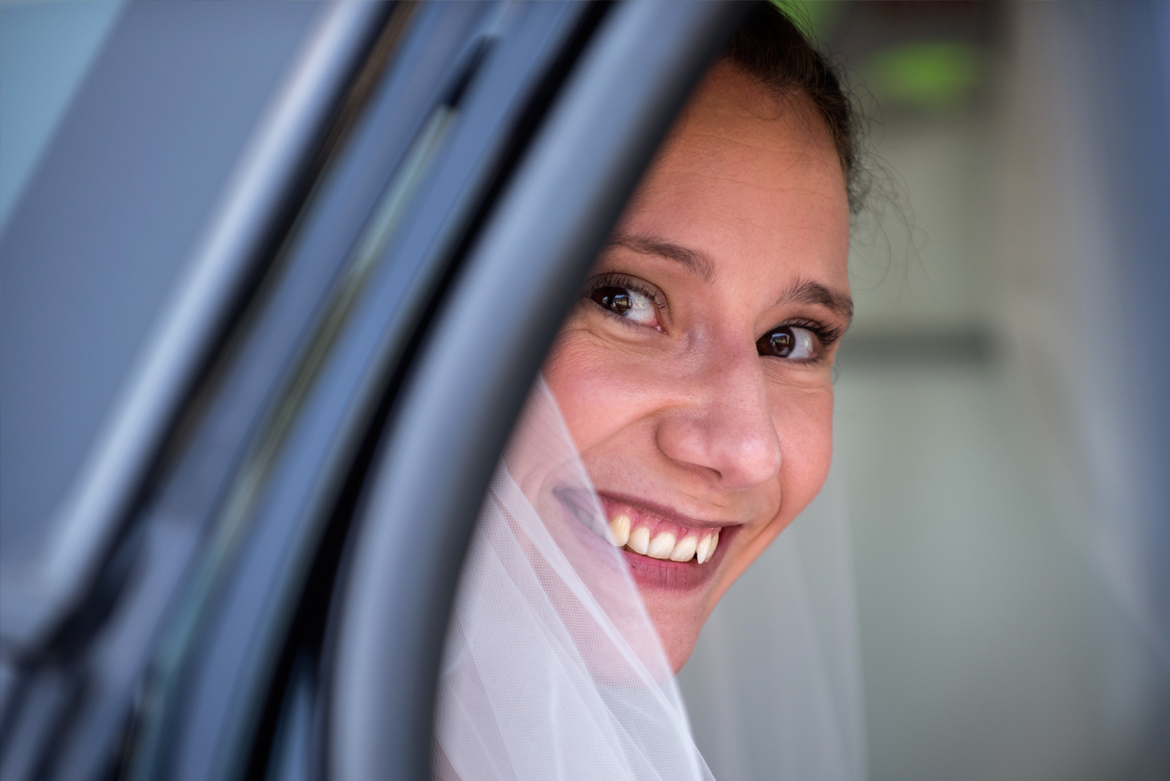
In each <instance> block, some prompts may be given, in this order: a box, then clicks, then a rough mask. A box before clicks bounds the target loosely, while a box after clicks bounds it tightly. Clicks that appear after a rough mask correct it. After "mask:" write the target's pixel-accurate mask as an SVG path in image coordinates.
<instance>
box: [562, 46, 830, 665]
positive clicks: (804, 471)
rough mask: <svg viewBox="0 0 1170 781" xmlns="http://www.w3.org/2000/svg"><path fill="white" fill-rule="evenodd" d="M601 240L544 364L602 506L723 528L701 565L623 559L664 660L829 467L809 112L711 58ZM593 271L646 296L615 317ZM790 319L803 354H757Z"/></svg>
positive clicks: (821, 204) (826, 310)
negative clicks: (641, 305)
mask: <svg viewBox="0 0 1170 781" xmlns="http://www.w3.org/2000/svg"><path fill="white" fill-rule="evenodd" d="M614 236H615V238H614V241H613V243H611V245H610V246H609V247H608V248H607V250H606V251H605V252H604V253H603V254H602V256H601V257H600V258H599V259H598V262H597V265H596V268H595V270H594V275H593V277H591V282H590V283H589V286H588V287H587V289H586V294H585V295H584V296H583V297H582V299H581V301H580V302H579V304H578V306H577V307H576V308H575V310H574V311H573V313H572V314H571V315H570V317H569V319H568V321H567V323H566V325H565V326H564V328H563V330H562V332H561V334H560V335H559V337H558V339H557V342H556V344H555V346H554V349H553V351H552V353H551V354H550V356H549V358H548V360H547V363H546V365H545V367H544V376H545V379H546V381H547V382H548V385H549V387H550V389H551V390H552V393H553V395H554V396H555V398H556V399H557V402H558V404H559V405H560V407H561V411H562V413H563V414H564V416H565V420H566V423H567V425H568V428H569V431H570V433H571V435H572V437H573V439H574V442H575V444H576V445H577V447H578V449H579V451H580V453H581V456H582V459H583V461H584V464H585V467H586V469H587V470H588V472H589V474H590V476H591V478H592V479H593V481H594V484H595V486H596V487H597V490H598V493H599V494H600V495H601V496H602V499H603V502H604V503H605V504H606V507H607V510H608V511H609V513H610V515H611V517H612V515H613V514H614V513H615V512H619V511H621V510H622V509H623V508H627V507H633V508H635V509H636V510H637V512H638V513H640V515H639V516H638V517H639V518H641V519H643V520H645V519H649V521H650V522H655V521H656V520H657V521H661V522H662V524H663V525H664V527H665V526H670V525H673V526H674V527H678V528H681V529H682V530H683V533H686V530H688V529H694V530H695V531H696V532H697V533H699V534H702V533H704V532H706V533H709V532H710V531H711V530H712V529H714V528H721V529H722V531H721V541H720V544H719V548H718V552H717V554H716V557H715V558H714V559H713V560H711V561H709V562H707V563H705V564H698V563H697V562H696V561H690V562H688V563H685V564H682V563H675V562H669V563H665V564H664V563H661V562H658V561H657V560H651V559H647V557H645V556H640V555H638V554H636V553H632V552H627V553H625V554H624V555H625V556H626V557H627V562H628V563H629V564H630V568H631V571H632V572H633V573H634V578H635V582H636V583H637V585H638V587H639V590H640V591H641V593H642V596H643V599H644V601H645V604H646V608H647V611H648V613H649V615H650V618H651V621H652V622H653V623H654V626H655V628H656V629H657V631H658V634H659V636H660V638H661V639H662V642H663V646H664V648H665V650H666V653H667V656H668V657H669V660H670V663H671V664H672V666H673V668H674V669H675V670H678V669H681V668H682V666H683V664H685V662H686V660H687V658H688V657H689V656H690V654H691V651H692V649H693V648H694V644H695V641H696V640H697V638H698V635H699V631H700V629H701V628H702V626H703V623H704V622H705V621H706V620H707V617H708V616H709V615H710V614H711V611H712V610H713V609H714V607H715V605H716V603H717V602H718V601H719V599H720V598H721V597H722V596H723V594H724V593H726V591H727V589H728V588H729V587H730V586H731V584H732V583H733V582H734V581H735V580H736V578H738V577H739V576H740V575H741V574H743V572H744V571H745V570H746V569H747V567H748V566H749V565H750V564H751V563H752V562H753V561H754V560H755V559H756V558H757V557H758V556H759V555H760V554H761V553H762V552H763V551H764V549H765V548H767V546H768V545H769V544H770V543H771V542H772V541H773V540H774V539H775V538H776V537H777V535H779V534H780V532H781V531H782V530H783V529H784V528H785V527H786V526H787V525H788V524H789V523H791V522H792V520H793V519H794V518H795V517H796V516H797V514H798V513H800V511H801V510H803V509H804V508H805V507H806V506H807V505H808V503H809V502H810V501H812V499H813V497H815V496H816V494H817V492H818V491H819V490H820V488H821V485H822V484H823V483H824V480H825V477H826V475H827V473H828V469H829V462H830V459H831V456H832V414H833V385H832V377H831V368H832V362H833V358H834V354H835V352H836V341H835V339H836V337H837V336H839V335H840V334H841V333H842V332H844V330H845V329H846V328H847V327H848V325H849V318H850V316H851V311H852V308H851V303H850V299H849V281H848V276H847V270H846V261H847V256H848V243H849V207H848V199H847V195H846V183H845V176H844V174H843V172H842V168H841V164H840V161H839V158H838V156H837V153H836V150H835V148H834V146H833V143H832V140H831V137H830V135H829V133H828V131H827V129H826V128H825V126H824V124H823V122H822V120H821V119H820V117H819V115H818V114H817V112H816V109H815V107H814V106H813V105H812V103H811V102H810V101H809V100H808V99H807V98H806V97H804V96H802V95H790V96H787V97H780V96H777V95H775V94H773V93H772V92H771V91H769V90H768V89H767V88H765V87H764V86H762V85H760V84H759V83H757V82H756V81H755V80H753V79H752V78H751V77H750V76H748V75H747V74H745V73H744V72H742V71H740V70H739V69H738V68H736V67H735V66H733V65H731V64H728V63H721V64H719V65H717V66H715V67H714V68H713V69H712V71H711V72H710V73H709V74H708V76H707V77H706V78H705V80H704V82H703V83H702V84H701V85H700V87H699V89H698V91H697V92H696V94H695V95H694V96H693V97H692V98H691V101H690V103H689V104H688V107H687V110H686V111H685V112H684V113H683V115H682V116H681V118H680V119H679V121H678V122H677V123H676V126H675V128H674V129H673V130H672V133H671V135H670V137H669V138H668V140H667V142H666V144H665V145H664V147H663V148H662V149H661V150H660V152H659V155H658V157H657V159H656V162H655V164H654V165H653V166H652V168H651V169H650V171H649V173H648V174H647V175H646V177H645V178H644V179H643V182H642V184H641V185H640V187H639V190H638V192H637V193H636V195H635V197H634V199H633V200H632V202H631V204H630V205H629V207H628V208H627V210H626V212H625V213H624V215H623V217H622V219H621V221H620V223H619V226H618V228H617V230H616V231H615V234H614ZM688 253H690V254H689V255H688ZM607 274H608V275H614V274H617V275H621V276H620V277H619V278H618V279H617V281H616V282H615V280H614V278H613V277H612V276H610V277H606V276H605V275H607ZM602 283H605V284H606V285H607V286H608V287H609V288H610V289H612V288H613V287H614V286H615V285H616V286H618V287H621V286H622V285H627V287H628V286H630V285H633V284H636V285H637V286H639V287H641V288H642V293H639V295H644V294H645V292H647V291H649V292H652V293H653V294H654V295H653V296H652V297H644V298H642V299H639V300H641V301H651V300H652V299H653V300H654V301H656V302H657V304H658V305H656V304H654V303H652V305H651V306H650V308H649V310H646V309H643V310H640V311H639V312H638V313H635V314H636V316H637V318H640V319H639V320H635V319H631V318H630V316H629V315H630V313H629V312H626V313H625V315H624V316H623V315H622V314H618V313H615V312H614V311H613V308H612V307H611V308H606V306H604V305H603V304H601V303H599V302H597V301H596V300H594V298H593V297H591V294H592V292H593V288H594V287H595V286H597V285H599V284H602ZM635 292H638V291H635ZM659 305H660V306H659ZM649 321H652V322H649ZM794 321H795V322H797V324H798V326H800V327H804V326H806V325H809V324H816V326H817V327H818V328H820V329H821V331H822V335H823V337H824V338H814V342H813V345H814V347H815V349H814V352H815V355H814V356H813V357H812V358H808V359H801V360H795V359H793V358H784V357H776V356H775V355H771V354H764V355H761V353H760V350H759V348H758V347H757V340H758V339H760V337H761V336H763V335H765V334H767V333H769V332H770V331H772V330H773V329H775V328H776V327H777V326H780V325H783V324H787V323H792V322H794ZM807 332H808V333H811V331H807Z"/></svg>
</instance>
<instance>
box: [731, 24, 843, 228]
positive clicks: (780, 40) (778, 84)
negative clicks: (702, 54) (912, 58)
mask: <svg viewBox="0 0 1170 781" xmlns="http://www.w3.org/2000/svg"><path fill="white" fill-rule="evenodd" d="M722 59H724V60H729V61H731V62H732V63H734V64H735V65H737V66H739V67H740V68H742V69H743V70H744V71H746V72H747V73H748V74H749V75H751V76H752V77H754V78H755V79H757V80H758V81H759V82H760V83H761V84H763V85H765V86H767V87H769V88H771V89H773V90H775V91H777V92H779V93H781V94H793V93H803V94H804V95H807V96H808V98H809V99H810V100H812V102H813V105H815V106H816V108H817V111H818V112H819V113H820V115H821V118H822V119H823V120H824V122H825V125H826V126H827V127H828V129H829V134H830V135H831V136H832V138H833V144H834V145H835V146H836V148H837V156H838V157H839V158H840V159H841V168H842V170H843V171H844V172H845V186H846V190H847V191H848V194H849V210H850V211H851V212H852V213H854V214H856V213H857V212H858V211H860V210H861V206H862V202H863V201H864V199H865V192H864V190H865V187H864V186H863V184H862V182H861V179H862V177H861V170H860V169H861V165H860V161H859V159H858V157H859V155H858V146H859V144H858V139H857V136H858V132H859V131H858V126H859V122H858V112H857V110H856V108H855V107H854V105H853V103H852V102H851V101H850V100H849V98H848V96H846V94H845V92H844V90H843V89H842V88H841V79H840V77H839V76H838V74H837V72H836V70H835V69H834V67H833V66H832V65H830V64H829V61H828V60H827V59H826V58H825V57H824V55H822V54H821V53H820V52H818V51H817V50H816V49H815V48H813V46H812V44H811V43H809V41H808V39H807V38H805V36H804V34H803V33H801V31H800V28H798V27H797V26H796V24H795V23H793V21H792V20H791V19H790V18H789V17H788V16H787V15H786V14H785V13H784V12H783V11H781V10H780V9H779V8H778V7H777V6H776V5H775V4H773V3H771V2H758V3H756V4H755V6H754V7H753V8H752V10H751V11H750V12H749V13H748V15H747V18H745V19H744V21H743V23H742V24H740V26H739V29H737V30H736V31H735V34H734V35H733V36H732V38H731V41H730V42H729V43H728V44H727V48H726V49H724V51H723V56H722Z"/></svg>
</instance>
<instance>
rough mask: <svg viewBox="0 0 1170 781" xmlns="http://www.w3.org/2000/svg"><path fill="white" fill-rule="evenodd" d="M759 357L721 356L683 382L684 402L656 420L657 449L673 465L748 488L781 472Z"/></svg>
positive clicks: (729, 487) (723, 485) (728, 486)
mask: <svg viewBox="0 0 1170 781" xmlns="http://www.w3.org/2000/svg"><path fill="white" fill-rule="evenodd" d="M759 360H760V359H759V356H758V355H756V354H755V352H754V351H753V352H752V354H751V355H750V356H749V355H743V356H738V357H728V356H723V357H722V358H721V359H720V360H718V361H716V362H713V363H712V364H711V365H710V366H709V368H708V369H706V370H704V371H703V372H702V373H701V374H700V375H698V376H691V377H689V378H688V379H687V380H685V381H684V385H686V386H687V387H684V388H681V390H682V394H681V395H682V396H683V398H684V399H685V401H684V403H682V404H679V405H678V406H675V407H672V408H671V409H670V410H669V411H668V412H666V413H665V414H664V415H663V416H662V417H660V418H659V420H658V425H657V430H656V437H657V441H658V447H659V449H660V450H661V451H662V452H663V453H664V454H665V455H666V456H667V457H668V458H669V459H671V460H672V461H674V462H675V463H677V464H679V465H681V466H684V467H686V468H688V469H690V470H692V471H699V472H701V473H703V474H705V475H707V476H709V477H710V478H711V479H714V480H716V481H717V483H718V485H719V487H720V488H722V489H724V490H742V489H745V488H751V487H753V486H756V485H760V484H761V483H765V482H767V481H768V480H771V479H772V478H774V477H775V476H776V475H777V474H778V473H779V471H780V437H779V436H778V434H777V432H776V425H775V422H774V420H773V418H772V406H771V403H770V401H769V399H768V389H767V384H766V381H765V379H764V376H763V372H762V371H761V367H760V365H759Z"/></svg>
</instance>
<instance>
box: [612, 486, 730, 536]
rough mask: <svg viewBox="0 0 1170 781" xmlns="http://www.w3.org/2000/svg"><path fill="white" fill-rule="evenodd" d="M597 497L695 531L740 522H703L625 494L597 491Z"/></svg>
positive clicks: (672, 509) (666, 507)
mask: <svg viewBox="0 0 1170 781" xmlns="http://www.w3.org/2000/svg"><path fill="white" fill-rule="evenodd" d="M597 494H598V496H600V497H601V498H602V499H610V500H612V501H614V502H618V503H620V504H626V505H629V506H630V507H633V508H635V509H638V510H642V511H644V512H647V513H651V514H652V515H657V516H658V517H659V518H661V519H663V520H664V521H669V522H672V523H677V524H678V525H680V526H690V527H692V528H696V529H721V528H724V527H727V526H740V525H741V522H740V521H720V520H705V519H701V518H693V517H691V516H689V515H684V514H683V513H680V512H679V511H677V510H675V509H674V508H673V507H668V506H667V505H664V504H657V503H655V502H651V501H648V500H646V499H639V498H638V497H635V496H628V495H626V494H618V493H613V492H611V491H598V492H597Z"/></svg>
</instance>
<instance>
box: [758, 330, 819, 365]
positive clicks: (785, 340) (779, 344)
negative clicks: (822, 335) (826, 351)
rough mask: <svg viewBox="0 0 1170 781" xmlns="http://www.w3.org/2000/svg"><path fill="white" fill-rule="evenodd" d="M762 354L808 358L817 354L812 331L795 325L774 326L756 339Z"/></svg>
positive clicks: (796, 358) (798, 358) (800, 358)
mask: <svg viewBox="0 0 1170 781" xmlns="http://www.w3.org/2000/svg"><path fill="white" fill-rule="evenodd" d="M756 350H757V351H758V352H759V353H760V355H770V356H773V357H776V358H792V359H795V360H807V359H809V358H812V357H814V356H815V355H816V344H815V342H814V341H813V334H812V331H810V330H808V329H807V328H799V327H797V326H794V325H785V326H781V327H779V328H774V329H772V330H771V331H769V332H768V333H766V334H764V335H763V336H761V337H760V338H759V339H757V340H756Z"/></svg>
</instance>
